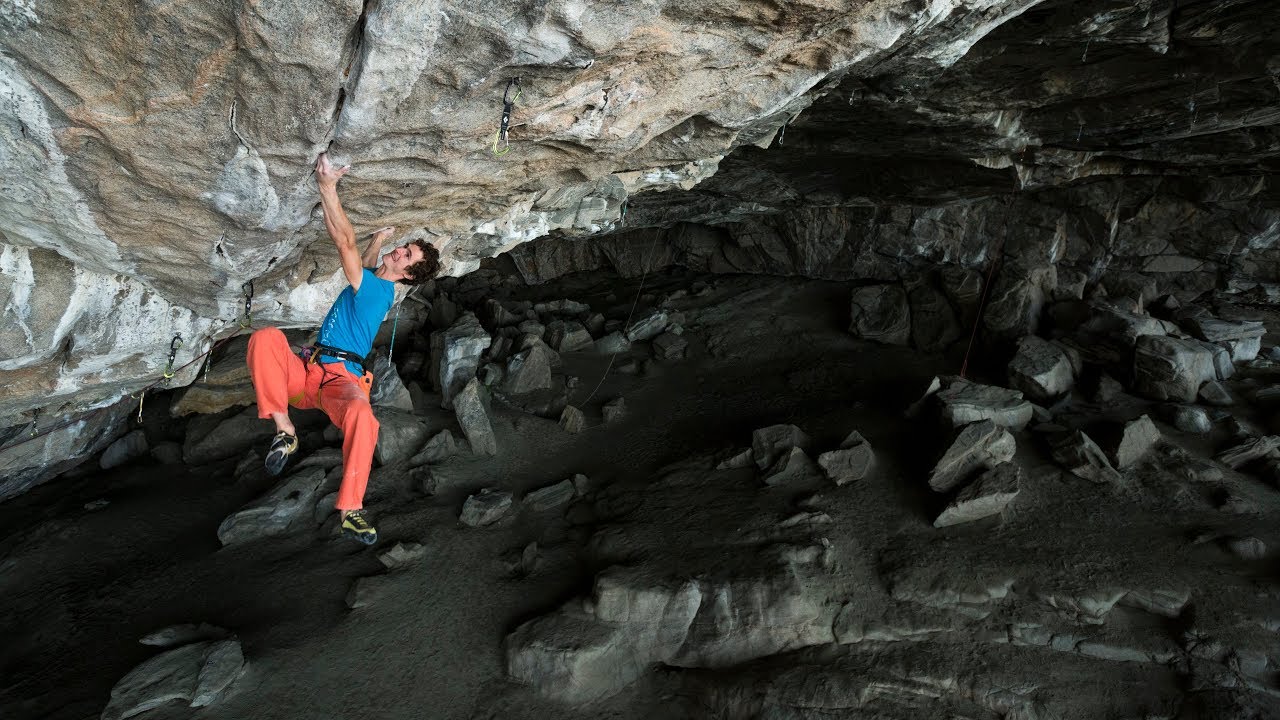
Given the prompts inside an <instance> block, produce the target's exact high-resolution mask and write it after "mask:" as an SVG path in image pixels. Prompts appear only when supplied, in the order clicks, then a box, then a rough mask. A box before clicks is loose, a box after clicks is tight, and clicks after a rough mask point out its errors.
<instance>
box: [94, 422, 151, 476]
mask: <svg viewBox="0 0 1280 720" xmlns="http://www.w3.org/2000/svg"><path fill="white" fill-rule="evenodd" d="M148 449H149V448H148V447H147V434H146V433H145V432H143V431H142V430H131V431H130V432H128V433H126V434H125V435H124V437H122V438H120V439H119V440H116V441H115V442H113V443H111V444H110V445H108V446H107V449H106V450H105V451H103V453H102V457H100V458H98V466H99V467H101V468H102V469H103V470H110V469H111V468H114V467H119V466H121V465H124V464H125V463H127V462H129V461H130V460H134V459H136V458H140V457H142V456H143V455H146V454H147V450H148Z"/></svg>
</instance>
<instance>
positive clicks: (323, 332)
mask: <svg viewBox="0 0 1280 720" xmlns="http://www.w3.org/2000/svg"><path fill="white" fill-rule="evenodd" d="M395 299H396V284H395V283H393V282H391V281H390V280H383V279H382V278H380V277H378V276H377V275H374V274H373V271H372V270H370V269H369V268H365V269H364V276H363V279H361V280H360V292H356V290H355V288H353V287H351V286H350V285H348V286H347V289H345V290H343V291H342V294H341V295H339V296H338V299H337V300H334V301H333V307H331V308H329V314H328V315H325V317H324V324H323V325H321V326H320V337H319V338H318V339H317V342H319V343H320V344H321V345H328V346H329V347H335V348H338V349H339V350H346V351H347V352H353V353H356V354H357V355H361V356H364V355H368V354H369V351H370V350H371V349H373V338H374V336H376V335H377V334H378V327H379V326H381V325H382V319H383V318H385V317H386V316H387V311H388V310H390V309H391V304H392V303H393V302H395ZM320 362H323V363H325V364H330V363H334V362H345V364H346V366H347V369H348V370H350V371H351V372H353V373H355V375H356V377H360V376H361V375H363V374H364V368H362V367H360V366H359V365H358V364H356V363H353V362H350V361H338V360H333V359H332V358H328V357H322V358H320Z"/></svg>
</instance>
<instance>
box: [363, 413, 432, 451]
mask: <svg viewBox="0 0 1280 720" xmlns="http://www.w3.org/2000/svg"><path fill="white" fill-rule="evenodd" d="M375 415H376V417H377V420H378V425H379V427H378V444H377V446H375V447H374V451H373V456H374V460H376V461H377V462H378V464H380V465H390V464H391V463H395V462H400V461H401V460H407V459H409V458H410V457H412V456H413V455H414V453H416V452H418V451H419V450H421V449H422V445H423V443H425V442H426V441H427V435H428V434H430V432H431V427H430V425H429V424H428V423H427V422H426V421H425V420H423V419H422V418H421V417H419V416H417V415H414V414H413V413H412V412H411V411H403V410H393V409H391V408H378V410H377V411H376V412H375Z"/></svg>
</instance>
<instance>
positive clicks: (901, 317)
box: [849, 285, 911, 345]
mask: <svg viewBox="0 0 1280 720" xmlns="http://www.w3.org/2000/svg"><path fill="white" fill-rule="evenodd" d="M850 314H851V317H850V320H849V332H851V333H853V334H854V335H856V336H858V337H861V338H866V339H867V340H875V341H876V342H882V343H885V344H887V345H906V344H907V343H908V342H909V341H910V340H911V308H910V306H909V305H908V304H907V294H906V292H904V291H903V289H902V287H901V286H898V285H868V286H866V287H860V288H858V289H857V290H854V291H853V299H852V301H851V304H850Z"/></svg>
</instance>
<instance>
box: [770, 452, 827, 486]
mask: <svg viewBox="0 0 1280 720" xmlns="http://www.w3.org/2000/svg"><path fill="white" fill-rule="evenodd" d="M819 477H822V473H821V472H820V471H819V470H818V467H817V466H816V465H814V464H813V460H811V459H809V456H808V455H807V454H805V451H804V450H801V449H800V448H798V447H793V448H791V449H790V450H788V451H787V452H786V453H783V454H782V455H781V456H779V457H778V459H777V461H776V462H774V463H773V465H772V466H771V467H770V468H769V470H768V471H767V472H766V473H765V476H764V484H765V485H771V486H776V485H796V484H801V483H805V482H808V481H810V480H813V479H815V478H819Z"/></svg>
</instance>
